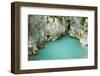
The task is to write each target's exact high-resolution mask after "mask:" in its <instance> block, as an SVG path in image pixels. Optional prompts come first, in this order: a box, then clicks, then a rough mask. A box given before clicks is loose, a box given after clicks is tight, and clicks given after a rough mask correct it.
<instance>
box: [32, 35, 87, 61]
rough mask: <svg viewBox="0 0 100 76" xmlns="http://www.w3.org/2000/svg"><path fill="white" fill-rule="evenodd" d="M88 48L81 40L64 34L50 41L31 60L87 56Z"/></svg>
mask: <svg viewBox="0 0 100 76" xmlns="http://www.w3.org/2000/svg"><path fill="white" fill-rule="evenodd" d="M87 57H88V50H87V48H86V47H82V46H81V44H80V42H79V40H78V39H75V38H72V37H70V36H64V37H62V38H60V39H58V40H55V41H49V42H47V43H46V44H45V47H44V48H42V49H40V50H39V51H38V54H37V55H33V56H31V57H30V60H55V59H79V58H87Z"/></svg>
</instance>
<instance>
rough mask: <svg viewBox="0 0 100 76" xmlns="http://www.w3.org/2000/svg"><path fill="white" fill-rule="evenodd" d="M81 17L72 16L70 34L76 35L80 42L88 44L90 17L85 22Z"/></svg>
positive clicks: (84, 44)
mask: <svg viewBox="0 0 100 76" xmlns="http://www.w3.org/2000/svg"><path fill="white" fill-rule="evenodd" d="M81 19H83V18H79V17H70V18H69V20H70V30H69V35H70V36H72V37H75V38H77V39H79V40H80V43H81V44H82V45H83V46H86V45H87V44H88V43H87V39H88V38H87V34H88V32H87V31H88V23H87V22H88V19H87V18H85V19H84V20H83V21H84V22H83V23H81V21H82V20H81Z"/></svg>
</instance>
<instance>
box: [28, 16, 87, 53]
mask: <svg viewBox="0 0 100 76" xmlns="http://www.w3.org/2000/svg"><path fill="white" fill-rule="evenodd" d="M87 34H88V18H87V17H72V16H70V17H68V16H34V15H29V16H28V49H29V52H28V53H29V55H32V54H37V51H38V49H39V48H43V47H45V43H46V42H47V41H55V40H56V39H59V38H61V37H62V36H65V35H70V36H71V37H75V38H77V39H79V40H80V43H81V44H82V46H87V45H88V43H87Z"/></svg>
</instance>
